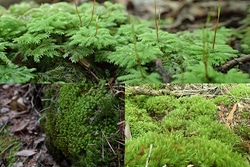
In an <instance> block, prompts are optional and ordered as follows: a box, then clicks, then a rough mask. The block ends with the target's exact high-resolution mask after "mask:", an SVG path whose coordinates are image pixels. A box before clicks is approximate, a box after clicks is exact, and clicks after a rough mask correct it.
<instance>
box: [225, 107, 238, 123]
mask: <svg viewBox="0 0 250 167" xmlns="http://www.w3.org/2000/svg"><path fill="white" fill-rule="evenodd" d="M237 105H238V102H237V103H235V104H234V106H233V109H232V110H231V111H230V113H229V115H228V116H227V118H226V123H225V125H226V126H227V127H230V124H231V123H232V122H233V118H234V112H235V111H236V108H237Z"/></svg>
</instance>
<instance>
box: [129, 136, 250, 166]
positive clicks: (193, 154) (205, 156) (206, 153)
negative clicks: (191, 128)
mask: <svg viewBox="0 0 250 167" xmlns="http://www.w3.org/2000/svg"><path fill="white" fill-rule="evenodd" d="M151 144H152V146H153V147H152V152H151V155H150V160H149V166H158V167H162V166H164V165H166V166H168V167H187V166H188V165H194V166H199V167H212V166H214V167H236V166H241V167H248V166H249V165H248V164H247V160H246V159H245V158H243V157H242V156H241V155H240V154H239V153H236V152H233V151H232V149H231V147H230V146H228V145H226V144H224V143H222V142H220V141H218V140H215V139H211V140H208V139H206V138H203V137H183V136H182V135H180V134H178V133H169V134H158V133H155V132H149V133H147V134H145V135H144V136H141V137H139V138H137V139H135V140H130V141H127V143H126V152H127V154H126V155H125V165H126V166H127V167H134V166H137V167H140V166H141V167H142V166H145V164H146V161H147V157H148V155H149V152H150V145H151Z"/></svg>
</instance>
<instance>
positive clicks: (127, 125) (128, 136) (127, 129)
mask: <svg viewBox="0 0 250 167" xmlns="http://www.w3.org/2000/svg"><path fill="white" fill-rule="evenodd" d="M124 133H125V139H127V140H130V139H132V135H131V131H130V127H129V123H126V125H125V132H124Z"/></svg>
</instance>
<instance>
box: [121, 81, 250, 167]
mask: <svg viewBox="0 0 250 167" xmlns="http://www.w3.org/2000/svg"><path fill="white" fill-rule="evenodd" d="M248 88H249V87H248ZM232 90H233V91H232V92H231V90H230V92H227V93H226V94H224V95H223V96H218V97H217V98H212V97H211V98H205V97H203V96H201V95H195V96H184V97H179V96H176V97H175V96H174V95H171V96H170V95H160V96H157V95H155V96H150V95H138V96H137V95H131V94H129V95H127V96H126V108H125V109H126V111H125V113H126V121H128V122H129V125H130V130H131V134H132V140H127V141H126V146H125V147H126V150H125V151H126V153H125V165H126V166H127V167H133V166H145V164H146V161H147V157H148V155H149V151H150V144H152V145H153V149H152V154H151V156H150V161H149V166H161V167H162V166H164V165H166V166H168V167H169V166H170V167H177V166H178V167H186V166H188V165H194V166H201V167H203V166H204V167H227V166H232V167H234V166H243V167H244V166H249V164H248V163H247V158H246V157H245V156H246V153H247V151H246V150H244V148H243V147H242V139H241V138H240V137H239V136H238V135H239V134H240V133H241V134H242V135H243V134H244V136H246V135H249V128H248V130H247V128H246V126H243V125H242V126H239V127H238V130H237V131H234V130H232V129H230V128H228V127H226V126H225V125H223V124H221V123H219V122H218V120H217V119H218V117H217V111H218V107H217V106H218V105H219V104H220V103H221V102H222V100H223V101H225V102H227V103H228V105H229V104H234V103H233V102H234V101H231V100H235V99H234V98H232V96H237V97H238V99H240V98H242V97H244V94H247V92H248V90H249V89H247V87H244V86H242V85H237V86H235V87H233V88H232ZM237 90H238V91H239V92H238V91H237ZM242 114H243V116H245V115H247V114H245V113H244V112H243V113H242ZM245 117H247V116H245ZM237 132H238V133H237ZM242 135H240V136H241V137H242Z"/></svg>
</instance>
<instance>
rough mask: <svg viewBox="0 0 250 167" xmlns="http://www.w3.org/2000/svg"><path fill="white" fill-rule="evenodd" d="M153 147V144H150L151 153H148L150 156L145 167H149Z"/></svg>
mask: <svg viewBox="0 0 250 167" xmlns="http://www.w3.org/2000/svg"><path fill="white" fill-rule="evenodd" d="M152 149H153V144H150V149H149V154H148V158H147V162H146V166H145V167H148V164H149V161H150V156H151V154H152Z"/></svg>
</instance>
